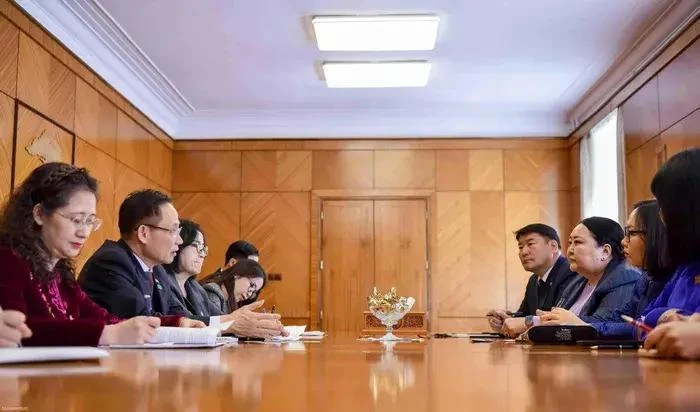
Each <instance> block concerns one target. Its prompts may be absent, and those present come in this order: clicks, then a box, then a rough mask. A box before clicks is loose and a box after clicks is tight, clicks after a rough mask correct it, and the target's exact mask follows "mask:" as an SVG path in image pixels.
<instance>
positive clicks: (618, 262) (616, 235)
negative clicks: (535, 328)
mask: <svg viewBox="0 0 700 412" xmlns="http://www.w3.org/2000/svg"><path fill="white" fill-rule="evenodd" d="M623 238H624V232H623V230H622V227H620V225H619V224H618V223H617V222H615V221H614V220H612V219H608V218H605V217H598V216H594V217H589V218H586V219H583V220H582V221H581V222H580V223H579V224H578V225H577V226H576V227H575V228H574V230H573V231H572V232H571V236H570V237H569V248H568V250H567V259H568V260H569V266H570V267H571V270H572V271H575V272H577V273H578V274H579V275H581V278H578V279H576V280H575V281H573V282H572V283H570V284H569V285H568V286H567V287H566V288H565V289H564V292H563V293H562V299H561V301H560V302H557V304H556V305H555V306H556V307H555V308H553V309H552V311H550V312H544V311H539V312H538V314H539V319H534V318H533V323H532V324H533V325H537V324H538V323H541V324H545V325H560V324H582V323H596V322H609V321H614V320H617V319H619V314H618V313H617V310H618V309H619V308H621V307H623V306H624V305H625V304H627V302H629V301H630V300H631V298H632V290H633V289H634V286H635V284H636V283H637V281H638V280H639V279H640V277H641V274H640V273H639V271H638V270H636V269H635V268H633V267H631V266H628V265H626V264H625V255H624V252H623V248H622V239H623ZM564 308H566V309H564ZM525 322H526V324H527V322H528V320H527V319H526V320H525Z"/></svg>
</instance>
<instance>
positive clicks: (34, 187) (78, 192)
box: [0, 163, 185, 346]
mask: <svg viewBox="0 0 700 412" xmlns="http://www.w3.org/2000/svg"><path fill="white" fill-rule="evenodd" d="M96 204H97V181H96V180H95V179H94V178H93V177H92V176H90V174H89V173H88V172H87V170H85V169H81V168H77V167H75V166H71V165H69V164H65V163H46V164H44V165H42V166H40V167H38V168H36V169H35V170H34V171H32V173H31V174H30V175H29V177H28V178H27V179H26V180H25V181H24V182H23V183H22V184H21V185H20V186H19V188H17V190H15V192H14V193H13V194H12V196H11V197H10V199H9V200H8V202H7V204H6V206H5V208H4V210H3V211H2V215H1V216H0V267H2V272H1V273H0V307H2V309H3V310H15V311H19V312H22V313H24V314H25V315H26V325H27V326H28V327H29V329H31V332H32V335H31V337H27V338H26V339H24V340H23V343H24V344H26V345H36V346H41V345H50V346H63V345H75V346H81V345H91V346H96V345H109V344H118V343H123V344H135V343H144V342H147V341H149V340H150V339H151V338H153V336H154V334H155V329H156V327H158V326H160V325H161V323H162V324H163V325H168V326H178V325H183V324H182V321H183V319H185V318H183V317H182V316H165V317H161V318H159V317H151V316H137V317H134V318H131V319H129V320H124V321H122V320H121V319H120V318H119V317H117V316H114V315H112V314H110V313H109V312H107V311H106V310H105V309H103V308H102V307H100V306H99V305H97V304H95V303H94V302H93V301H92V300H91V299H90V298H89V297H88V296H87V295H86V294H85V292H83V290H82V289H81V287H80V286H79V285H78V284H77V282H76V281H75V269H74V266H73V259H74V258H75V257H76V256H77V255H78V253H80V250H81V249H82V248H83V245H84V244H85V242H86V241H87V240H88V238H89V237H90V234H91V233H92V232H93V231H95V230H97V228H99V227H100V223H101V221H100V219H99V218H97V217H96V216H95V211H96Z"/></svg>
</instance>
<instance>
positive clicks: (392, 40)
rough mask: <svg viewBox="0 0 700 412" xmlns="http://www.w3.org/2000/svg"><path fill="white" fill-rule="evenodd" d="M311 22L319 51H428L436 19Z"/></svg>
mask: <svg viewBox="0 0 700 412" xmlns="http://www.w3.org/2000/svg"><path fill="white" fill-rule="evenodd" d="M311 23H312V24H313V26H314V32H315V33H316V41H317V42H318V48H319V50H322V51H406V50H432V49H434V48H435V42H436V40H437V32H438V25H439V24H440V18H439V17H438V16H435V15H432V14H416V15H396V16H315V17H314V18H313V19H312V20H311Z"/></svg>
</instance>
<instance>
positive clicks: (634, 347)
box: [591, 343, 639, 350]
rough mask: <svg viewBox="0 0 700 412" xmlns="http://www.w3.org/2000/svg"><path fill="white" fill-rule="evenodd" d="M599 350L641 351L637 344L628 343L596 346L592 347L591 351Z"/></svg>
mask: <svg viewBox="0 0 700 412" xmlns="http://www.w3.org/2000/svg"><path fill="white" fill-rule="evenodd" d="M598 349H639V345H638V344H636V343H627V344H622V345H596V346H591V350H598Z"/></svg>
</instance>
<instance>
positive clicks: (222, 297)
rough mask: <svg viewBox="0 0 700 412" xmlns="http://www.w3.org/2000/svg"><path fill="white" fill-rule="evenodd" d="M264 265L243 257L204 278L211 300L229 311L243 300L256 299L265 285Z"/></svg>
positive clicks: (203, 282) (222, 309)
mask: <svg viewBox="0 0 700 412" xmlns="http://www.w3.org/2000/svg"><path fill="white" fill-rule="evenodd" d="M266 278H267V276H266V274H265V271H264V270H263V268H262V266H260V264H259V263H258V262H256V261H254V260H251V259H241V260H239V261H238V262H236V264H235V265H233V266H232V267H230V268H228V269H226V270H224V271H221V272H216V273H214V274H213V275H210V276H208V277H206V278H204V279H203V280H202V282H201V283H202V286H203V287H204V289H205V290H206V291H207V294H208V296H209V300H210V301H211V303H212V304H214V305H215V306H216V307H218V308H219V309H220V310H221V311H222V312H224V313H229V312H231V311H232V310H235V309H236V308H238V306H239V305H240V304H241V302H243V301H255V300H256V299H257V298H258V295H259V294H260V291H261V290H262V289H263V288H264V287H265V283H266Z"/></svg>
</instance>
